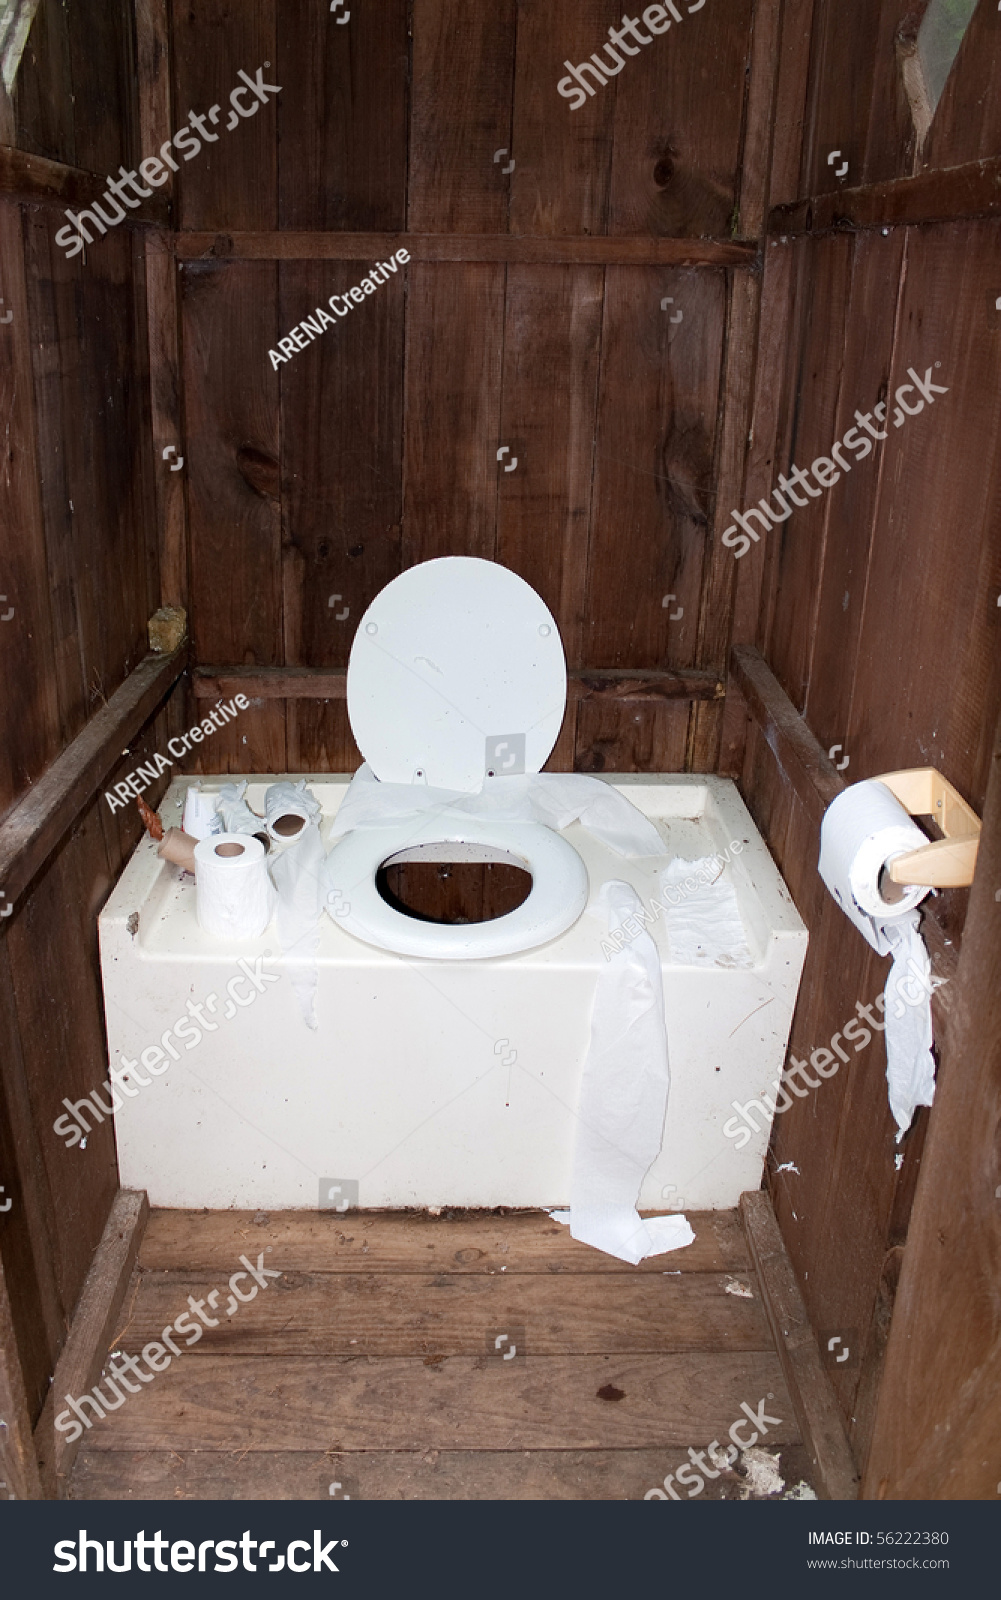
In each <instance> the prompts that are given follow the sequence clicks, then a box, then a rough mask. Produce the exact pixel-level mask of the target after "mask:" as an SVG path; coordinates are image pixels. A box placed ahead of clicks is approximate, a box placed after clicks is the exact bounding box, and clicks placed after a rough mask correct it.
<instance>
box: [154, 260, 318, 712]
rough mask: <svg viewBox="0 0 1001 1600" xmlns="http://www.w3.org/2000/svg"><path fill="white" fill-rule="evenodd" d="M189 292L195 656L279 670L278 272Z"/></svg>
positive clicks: (238, 273)
mask: <svg viewBox="0 0 1001 1600" xmlns="http://www.w3.org/2000/svg"><path fill="white" fill-rule="evenodd" d="M182 281H183V289H182V295H183V319H184V393H185V412H186V418H185V420H186V434H185V442H184V453H185V467H184V476H185V477H186V478H187V482H188V507H189V518H190V541H191V613H192V615H191V634H192V639H193V641H194V646H195V651H196V654H197V658H198V660H200V661H203V662H219V661H222V662H230V661H232V662H244V663H255V664H260V665H266V666H277V665H281V664H282V618H281V588H280V584H281V570H280V563H281V513H280V504H279V492H280V485H279V405H278V396H279V379H278V373H276V372H275V371H274V370H273V368H272V365H271V362H270V360H269V358H268V351H269V349H272V348H273V347H274V346H275V343H276V340H277V338H278V337H279V331H280V330H279V325H278V310H277V282H278V278H277V265H276V263H274V262H230V263H228V264H226V265H224V266H223V265H219V264H215V263H206V264H202V263H194V262H193V263H189V264H187V265H186V266H185V269H184V273H183V279H182ZM299 359H300V360H301V359H303V358H302V357H301V356H300V358H299ZM241 374H245V377H241ZM220 742H221V740H220Z"/></svg>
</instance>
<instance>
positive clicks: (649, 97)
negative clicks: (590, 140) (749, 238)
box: [596, 0, 771, 238]
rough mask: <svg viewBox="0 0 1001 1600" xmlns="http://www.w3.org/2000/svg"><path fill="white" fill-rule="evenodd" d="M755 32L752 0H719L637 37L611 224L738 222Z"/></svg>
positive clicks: (620, 126)
mask: <svg viewBox="0 0 1001 1600" xmlns="http://www.w3.org/2000/svg"><path fill="white" fill-rule="evenodd" d="M759 4H760V0H759ZM750 34H751V0H717V3H716V4H715V5H714V6H713V7H711V8H710V7H706V9H705V10H703V11H700V12H699V13H698V15H697V16H688V17H686V18H685V20H684V22H683V23H682V24H680V25H678V24H674V25H673V26H672V27H671V29H670V30H669V32H668V33H666V34H662V35H661V36H660V37H659V38H653V39H652V40H651V42H650V44H648V45H643V46H634V48H638V49H639V52H640V53H639V55H638V56H636V58H635V59H632V58H627V60H626V64H625V67H624V68H623V69H622V71H621V73H620V74H619V75H618V77H617V78H616V80H615V82H616V85H617V90H616V99H615V123H614V150H613V156H612V173H611V191H610V206H609V232H610V233H654V234H668V235H692V236H696V237H697V236H699V235H704V236H709V237H717V238H718V237H721V236H723V237H725V236H726V235H728V234H729V233H731V232H732V231H733V226H734V221H735V213H736V201H737V182H738V164H739V161H740V149H741V127H742V124H743V118H744V85H745V76H746V73H747V69H748V58H749V50H750ZM596 48H597V46H596ZM762 65H763V66H767V62H763V63H762ZM601 93H602V94H607V93H608V90H607V89H605V90H602V91H601ZM768 98H769V107H768V109H769V111H770V102H771V96H770V93H769V96H768ZM710 100H711V105H712V110H711V112H710V111H709V109H708V108H709V104H710Z"/></svg>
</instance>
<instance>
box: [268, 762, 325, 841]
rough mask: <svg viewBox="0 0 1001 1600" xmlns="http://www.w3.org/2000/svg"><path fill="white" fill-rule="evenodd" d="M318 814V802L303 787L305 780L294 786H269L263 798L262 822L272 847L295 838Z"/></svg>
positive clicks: (314, 820) (274, 784)
mask: <svg viewBox="0 0 1001 1600" xmlns="http://www.w3.org/2000/svg"><path fill="white" fill-rule="evenodd" d="M319 815H320V802H319V801H318V800H317V799H316V798H315V796H314V795H312V794H310V792H309V790H308V789H307V788H306V780H305V778H300V780H299V782H298V783H288V782H284V783H273V784H272V785H271V787H270V789H268V791H267V793H266V794H265V796H264V820H265V824H266V826H267V830H268V834H269V836H270V837H271V838H272V839H274V841H275V843H276V844H289V843H291V841H292V840H294V839H298V838H299V836H300V835H301V834H302V832H303V830H304V829H305V828H307V827H308V826H309V824H310V823H311V822H316V821H317V819H318V818H319Z"/></svg>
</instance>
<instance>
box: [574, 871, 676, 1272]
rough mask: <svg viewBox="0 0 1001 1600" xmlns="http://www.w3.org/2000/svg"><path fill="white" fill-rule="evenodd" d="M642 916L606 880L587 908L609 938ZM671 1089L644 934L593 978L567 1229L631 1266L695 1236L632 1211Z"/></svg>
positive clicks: (655, 961)
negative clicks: (604, 923) (599, 917)
mask: <svg viewBox="0 0 1001 1600" xmlns="http://www.w3.org/2000/svg"><path fill="white" fill-rule="evenodd" d="M639 909H640V899H639V896H638V895H637V893H636V891H635V890H634V889H633V888H631V887H630V885H629V884H627V883H622V882H620V881H619V880H618V879H612V880H611V881H610V882H608V883H604V884H602V886H601V888H600V889H599V891H598V893H597V895H596V896H595V898H594V902H593V904H592V906H591V907H590V908H589V910H590V911H591V912H592V914H598V915H606V916H607V919H608V930H609V933H613V932H614V931H615V929H616V928H619V927H621V925H622V924H623V922H624V921H625V919H626V918H627V917H631V916H635V913H636V912H637V911H638V910H639ZM669 1087H670V1070H669V1067H668V1053H667V1026H666V1022H665V1018H664V989H663V982H662V978H661V968H660V955H659V953H658V950H657V947H656V945H655V944H654V942H653V940H652V939H651V937H650V935H649V934H648V933H645V932H644V933H641V934H639V935H638V936H637V937H636V938H634V939H632V940H630V941H629V943H627V944H626V945H625V946H624V947H623V948H622V949H621V950H618V951H617V952H616V954H615V955H614V956H613V957H612V959H611V961H610V962H609V963H608V964H607V965H606V966H604V967H603V968H602V970H601V971H600V972H599V975H598V983H597V988H596V989H595V995H594V1005H593V1009H592V1013H591V1040H590V1045H589V1047H588V1052H587V1057H586V1059H585V1062H584V1071H583V1075H582V1077H581V1090H580V1101H579V1109H578V1117H577V1135H576V1140H575V1144H574V1158H573V1170H572V1177H571V1181H570V1210H569V1212H564V1211H553V1212H551V1213H550V1215H551V1216H553V1217H554V1218H555V1219H556V1221H558V1222H569V1224H570V1232H571V1234H572V1235H573V1237H574V1238H575V1239H580V1240H581V1241H582V1243H584V1244H589V1245H593V1246H594V1247H595V1249H597V1250H603V1251H604V1252H605V1253H606V1254H607V1255H611V1256H615V1257H617V1259H618V1260H620V1261H628V1262H630V1263H631V1264H632V1265H634V1266H635V1265H636V1263H637V1262H640V1261H642V1260H644V1258H645V1257H646V1256H656V1255H663V1254H664V1253H665V1252H666V1251H668V1250H678V1249H680V1248H682V1247H683V1246H684V1245H688V1244H691V1243H692V1242H693V1240H694V1238H695V1234H694V1233H693V1231H692V1228H691V1225H690V1224H689V1222H688V1219H687V1217H684V1216H680V1215H677V1214H675V1215H672V1216H668V1217H648V1218H646V1219H645V1220H644V1219H643V1218H642V1217H641V1216H640V1214H639V1212H638V1211H637V1210H636V1201H637V1198H638V1196H639V1192H640V1185H641V1184H642V1182H643V1179H644V1177H645V1175H646V1173H647V1171H648V1170H649V1168H650V1166H651V1165H652V1163H653V1162H654V1161H655V1160H656V1158H657V1156H658V1155H659V1153H660V1148H661V1143H662V1140H663V1133H664V1118H665V1114H666V1111H667V1096H668V1089H669Z"/></svg>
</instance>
